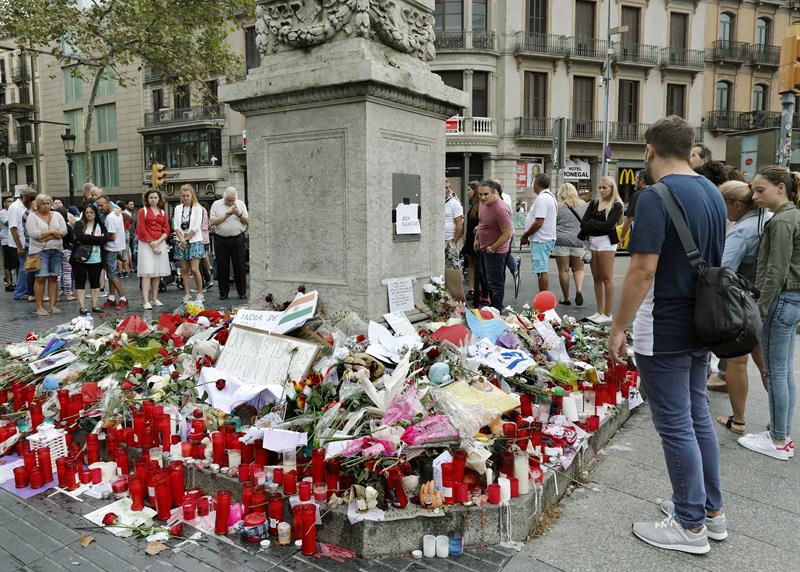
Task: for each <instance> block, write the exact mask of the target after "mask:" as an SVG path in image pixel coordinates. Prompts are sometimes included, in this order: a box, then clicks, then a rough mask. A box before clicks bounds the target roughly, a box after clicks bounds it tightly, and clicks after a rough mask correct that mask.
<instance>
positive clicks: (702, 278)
mask: <svg viewBox="0 0 800 572" xmlns="http://www.w3.org/2000/svg"><path fill="white" fill-rule="evenodd" d="M654 188H655V190H656V192H657V193H658V195H659V196H660V197H661V200H663V201H664V206H665V207H666V209H667V214H668V215H669V217H670V219H672V224H673V225H675V230H676V231H677V233H678V237H679V238H680V240H681V244H682V245H683V249H684V251H685V252H686V256H687V257H688V258H689V263H690V264H691V265H692V268H694V269H695V270H696V271H697V285H696V287H695V306H694V324H695V331H696V332H697V337H698V338H699V339H700V341H701V342H702V343H703V344H705V345H706V347H708V349H709V350H711V351H712V352H713V353H714V354H716V355H717V356H718V357H720V358H733V357H739V356H743V355H747V354H749V353H750V352H751V351H753V349H754V348H755V347H756V346H757V345H758V343H759V338H760V335H761V328H762V325H761V315H760V314H759V311H758V306H757V305H756V297H757V296H758V293H757V292H756V291H755V289H754V288H753V286H752V284H750V282H748V280H747V279H746V278H744V277H742V276H739V275H738V274H736V273H735V272H734V271H733V270H731V269H730V268H727V267H725V266H721V267H709V266H706V263H705V261H704V260H703V255H702V254H700V251H699V250H698V248H697V245H696V244H695V242H694V239H693V238H692V234H691V232H690V231H689V227H688V225H687V224H686V218H685V217H684V215H683V213H682V212H681V210H680V207H679V206H678V203H677V202H676V201H675V197H674V196H673V195H672V192H670V190H669V187H667V185H665V184H664V183H656V184H655V185H654Z"/></svg>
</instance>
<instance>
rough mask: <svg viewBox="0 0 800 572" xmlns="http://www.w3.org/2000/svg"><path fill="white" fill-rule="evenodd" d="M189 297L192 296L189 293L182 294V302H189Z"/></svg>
mask: <svg viewBox="0 0 800 572" xmlns="http://www.w3.org/2000/svg"><path fill="white" fill-rule="evenodd" d="M191 298H192V297H191V296H190V295H189V294H184V296H183V303H184V304H188V303H189V301H190V300H191Z"/></svg>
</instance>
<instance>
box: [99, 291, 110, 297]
mask: <svg viewBox="0 0 800 572" xmlns="http://www.w3.org/2000/svg"><path fill="white" fill-rule="evenodd" d="M106 296H108V292H106V291H105V290H100V297H101V298H105V297H106Z"/></svg>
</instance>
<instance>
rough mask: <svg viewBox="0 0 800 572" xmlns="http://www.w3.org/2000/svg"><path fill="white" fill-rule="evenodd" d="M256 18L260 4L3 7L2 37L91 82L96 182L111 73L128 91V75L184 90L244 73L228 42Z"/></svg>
mask: <svg viewBox="0 0 800 572" xmlns="http://www.w3.org/2000/svg"><path fill="white" fill-rule="evenodd" d="M254 12H255V0H0V30H2V32H0V35H2V36H3V37H5V38H7V39H11V40H12V41H15V42H16V43H17V45H18V46H19V47H21V48H23V49H24V48H25V47H26V46H33V49H32V51H33V52H34V53H35V52H40V51H41V50H45V51H46V52H48V53H50V54H52V55H53V56H54V57H55V58H56V59H57V60H58V61H59V63H60V64H61V65H62V66H64V67H67V68H68V69H69V70H70V73H71V74H73V76H75V77H80V78H81V79H83V80H86V81H88V82H90V83H91V86H92V87H91V91H90V95H89V103H88V108H87V110H86V125H85V128H84V129H85V131H84V133H85V136H84V142H85V145H86V173H87V176H89V177H91V173H92V160H91V141H92V138H91V128H92V120H93V115H94V101H95V97H96V95H97V88H98V86H99V85H100V81H101V80H102V79H103V77H105V76H106V75H107V74H109V73H110V74H111V76H112V77H113V79H114V80H115V81H117V83H119V84H120V85H121V86H123V87H124V86H125V85H126V84H128V83H129V82H130V81H131V80H133V79H134V78H133V77H130V75H129V73H128V72H126V71H125V70H130V69H134V68H133V66H135V69H138V70H141V68H142V66H147V67H149V68H150V69H151V70H152V71H153V72H155V73H157V74H160V75H161V76H163V77H169V78H173V79H174V81H175V83H176V84H197V85H198V86H199V87H200V88H201V89H205V85H204V84H203V81H204V80H206V79H208V78H210V77H213V76H219V75H233V74H236V73H238V72H240V71H241V70H242V69H243V67H242V61H241V58H240V57H239V56H238V55H237V54H236V53H235V52H233V51H232V50H231V49H230V47H229V46H228V44H227V42H226V37H227V36H228V34H229V33H231V32H232V31H234V30H235V29H236V28H237V26H239V25H240V23H241V21H242V20H243V19H247V18H250V17H251V16H252V14H253V13H254Z"/></svg>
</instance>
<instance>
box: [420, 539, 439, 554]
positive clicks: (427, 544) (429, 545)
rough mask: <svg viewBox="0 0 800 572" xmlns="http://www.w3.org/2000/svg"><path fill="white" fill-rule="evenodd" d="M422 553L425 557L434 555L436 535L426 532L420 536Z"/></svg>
mask: <svg viewBox="0 0 800 572" xmlns="http://www.w3.org/2000/svg"><path fill="white" fill-rule="evenodd" d="M422 554H423V555H425V557H426V558H433V557H434V556H436V537H435V536H434V535H432V534H426V535H425V536H423V537H422Z"/></svg>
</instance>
